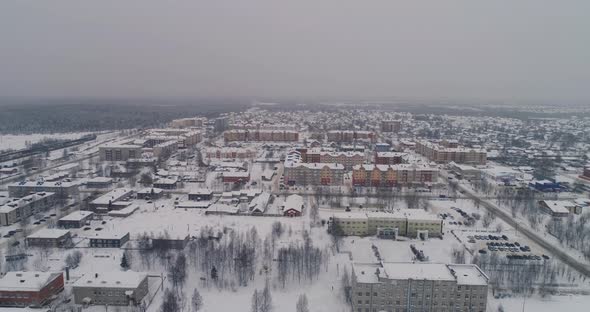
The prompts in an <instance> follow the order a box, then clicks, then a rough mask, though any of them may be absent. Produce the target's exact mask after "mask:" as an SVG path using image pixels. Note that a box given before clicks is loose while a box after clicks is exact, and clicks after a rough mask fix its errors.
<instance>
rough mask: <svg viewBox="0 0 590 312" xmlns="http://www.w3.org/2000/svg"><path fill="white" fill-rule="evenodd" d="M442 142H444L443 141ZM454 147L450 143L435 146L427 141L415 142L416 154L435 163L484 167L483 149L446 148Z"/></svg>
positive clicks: (485, 157)
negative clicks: (454, 163)
mask: <svg viewBox="0 0 590 312" xmlns="http://www.w3.org/2000/svg"><path fill="white" fill-rule="evenodd" d="M443 142H444V141H443ZM447 146H456V145H455V144H454V143H452V142H447V143H444V144H435V143H431V142H427V141H420V142H416V153H418V154H420V155H422V156H424V157H426V158H428V160H430V161H433V162H436V163H443V164H446V163H450V162H456V163H458V164H472V165H485V164H486V161H487V152H486V151H485V150H483V149H475V148H462V147H447Z"/></svg>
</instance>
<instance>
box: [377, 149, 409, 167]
mask: <svg viewBox="0 0 590 312" xmlns="http://www.w3.org/2000/svg"><path fill="white" fill-rule="evenodd" d="M404 156H406V154H405V153H396V152H375V164H377V165H397V164H401V163H402V162H403V157H404Z"/></svg>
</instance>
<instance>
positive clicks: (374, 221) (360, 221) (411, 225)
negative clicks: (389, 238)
mask: <svg viewBox="0 0 590 312" xmlns="http://www.w3.org/2000/svg"><path fill="white" fill-rule="evenodd" d="M331 226H332V229H336V227H337V228H338V229H339V231H340V233H339V234H340V235H345V236H371V235H377V234H378V233H379V231H380V230H391V231H393V232H395V233H397V234H396V236H398V235H399V236H405V237H415V238H419V237H420V235H423V236H422V238H424V239H425V238H427V237H431V236H432V237H441V236H442V232H443V220H441V219H440V218H438V217H437V216H436V215H432V214H429V213H427V212H425V211H424V210H421V209H402V210H396V211H394V212H392V213H390V212H340V213H336V214H334V215H333V216H332V220H331ZM394 238H395V237H394Z"/></svg>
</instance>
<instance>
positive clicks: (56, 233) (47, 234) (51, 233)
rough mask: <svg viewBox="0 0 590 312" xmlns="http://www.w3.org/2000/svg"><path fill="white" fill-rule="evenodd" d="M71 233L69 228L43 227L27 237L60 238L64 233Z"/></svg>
mask: <svg viewBox="0 0 590 312" xmlns="http://www.w3.org/2000/svg"><path fill="white" fill-rule="evenodd" d="M68 233H70V231H68V230H60V229H41V230H39V231H37V232H35V233H33V234H31V235H29V236H27V238H56V239H57V238H60V237H62V236H64V235H67V234H68Z"/></svg>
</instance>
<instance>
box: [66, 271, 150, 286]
mask: <svg viewBox="0 0 590 312" xmlns="http://www.w3.org/2000/svg"><path fill="white" fill-rule="evenodd" d="M145 278H147V274H146V273H143V272H134V271H125V272H122V271H119V272H97V273H93V272H88V273H86V274H84V275H82V277H80V279H78V280H77V281H76V282H75V283H74V285H73V286H74V287H92V288H95V287H104V288H137V287H139V284H141V282H142V281H143V280H144V279H145Z"/></svg>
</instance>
